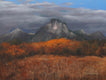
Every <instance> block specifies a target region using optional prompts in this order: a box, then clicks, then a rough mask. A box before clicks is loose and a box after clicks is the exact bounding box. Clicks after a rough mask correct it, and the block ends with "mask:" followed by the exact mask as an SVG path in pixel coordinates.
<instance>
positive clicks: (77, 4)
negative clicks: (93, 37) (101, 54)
mask: <svg viewBox="0 0 106 80" xmlns="http://www.w3.org/2000/svg"><path fill="white" fill-rule="evenodd" d="M105 4H106V0H0V34H3V33H7V32H9V31H10V30H12V29H15V28H17V27H19V28H21V29H23V30H25V31H27V32H36V31H37V30H38V29H39V28H40V27H41V26H43V25H44V24H46V23H47V22H48V21H49V20H50V19H52V18H58V19H61V20H62V21H64V22H66V23H67V24H68V27H69V28H70V29H71V30H79V29H84V30H85V31H86V32H87V33H92V32H96V31H101V32H102V33H104V35H106V5H105Z"/></svg>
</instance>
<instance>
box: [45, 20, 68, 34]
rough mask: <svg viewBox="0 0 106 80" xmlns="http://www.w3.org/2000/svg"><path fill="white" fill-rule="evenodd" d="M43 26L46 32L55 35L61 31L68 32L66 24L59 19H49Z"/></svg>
mask: <svg viewBox="0 0 106 80" xmlns="http://www.w3.org/2000/svg"><path fill="white" fill-rule="evenodd" d="M45 28H46V30H47V31H48V32H50V33H53V34H56V35H59V34H61V33H69V30H68V27H67V25H66V24H65V23H64V22H62V21H61V20H59V19H51V21H50V22H49V23H48V24H47V25H46V26H45Z"/></svg>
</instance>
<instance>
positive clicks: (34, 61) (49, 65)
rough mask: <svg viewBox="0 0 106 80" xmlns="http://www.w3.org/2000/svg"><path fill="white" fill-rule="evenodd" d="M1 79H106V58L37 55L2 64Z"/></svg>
mask: <svg viewBox="0 0 106 80" xmlns="http://www.w3.org/2000/svg"><path fill="white" fill-rule="evenodd" d="M0 80H106V58H105V57H104V58H101V57H96V56H92V57H91V56H87V57H82V58H80V57H75V56H69V57H64V56H53V55H49V56H47V55H41V56H39V55H36V56H33V57H27V58H24V59H21V60H15V61H14V60H13V61H11V62H8V63H6V64H3V65H0Z"/></svg>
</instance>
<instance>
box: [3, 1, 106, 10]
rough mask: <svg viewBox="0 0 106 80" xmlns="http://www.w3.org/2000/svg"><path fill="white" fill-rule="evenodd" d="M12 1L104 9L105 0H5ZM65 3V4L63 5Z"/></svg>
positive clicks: (105, 6)
mask: <svg viewBox="0 0 106 80" xmlns="http://www.w3.org/2000/svg"><path fill="white" fill-rule="evenodd" d="M5 1H12V2H14V3H16V4H20V3H24V2H26V3H30V4H33V3H35V2H39V3H42V2H49V3H55V4H57V5H61V6H62V5H63V6H66V5H67V6H66V7H71V8H88V9H97V10H106V0H5ZM64 4H65V5H64Z"/></svg>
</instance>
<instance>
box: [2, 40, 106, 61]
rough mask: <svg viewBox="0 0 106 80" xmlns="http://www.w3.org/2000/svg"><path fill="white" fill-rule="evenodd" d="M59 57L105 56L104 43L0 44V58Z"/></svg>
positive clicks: (59, 41)
mask: <svg viewBox="0 0 106 80" xmlns="http://www.w3.org/2000/svg"><path fill="white" fill-rule="evenodd" d="M38 54H39V55H60V56H71V55H73V56H101V57H102V56H105V55H106V41H105V40H104V41H103V40H101V41H100V40H91V41H76V40H68V39H64V38H61V39H54V40H50V41H47V42H39V43H36V42H35V43H34V42H33V43H18V41H11V42H10V43H2V44H0V57H1V58H3V59H4V58H8V57H9V58H10V59H13V58H24V57H28V56H33V55H38ZM1 58H0V59H1Z"/></svg>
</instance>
